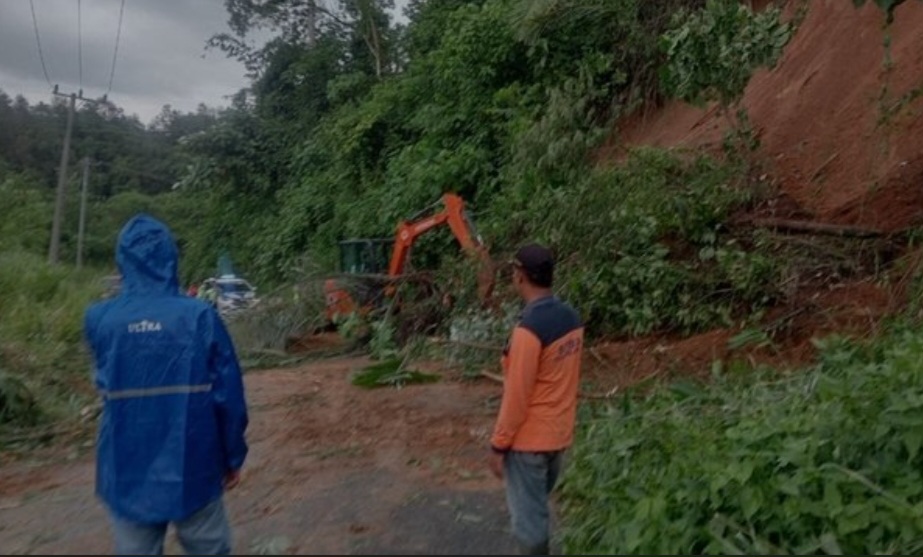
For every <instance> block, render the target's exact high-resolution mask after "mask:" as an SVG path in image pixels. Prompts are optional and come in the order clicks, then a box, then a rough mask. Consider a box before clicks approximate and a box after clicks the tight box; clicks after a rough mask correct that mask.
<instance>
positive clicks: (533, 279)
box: [490, 244, 583, 555]
mask: <svg viewBox="0 0 923 557" xmlns="http://www.w3.org/2000/svg"><path fill="white" fill-rule="evenodd" d="M512 266H513V284H514V285H515V287H516V290H517V292H518V293H519V295H520V297H521V298H522V299H523V301H524V302H525V303H526V305H525V307H524V308H523V311H522V314H521V316H520V319H519V322H518V323H517V325H516V326H515V328H514V329H513V332H512V335H511V337H510V340H509V344H508V346H507V349H506V350H505V351H504V354H503V360H502V364H503V376H504V380H503V400H502V401H501V403H500V412H499V415H498V416H497V422H496V426H495V428H494V433H493V436H492V437H491V453H490V468H491V470H492V471H493V473H494V475H496V476H497V477H498V478H504V479H505V481H506V496H507V504H508V506H509V510H510V515H511V518H512V526H513V534H514V536H515V537H516V539H517V541H518V542H519V544H520V549H521V550H522V552H523V554H527V555H542V554H548V551H549V547H548V542H549V537H550V536H549V525H548V523H549V515H550V513H549V508H548V496H549V495H550V493H551V491H552V489H554V486H555V483H556V482H557V479H558V475H559V473H560V471H561V460H562V454H563V452H564V451H565V450H566V449H567V448H568V447H570V445H571V443H572V442H573V438H574V422H575V420H576V414H577V388H578V384H579V376H580V362H581V359H582V355H583V324H582V322H581V320H580V316H579V315H578V314H577V312H576V311H575V310H574V308H573V307H571V306H570V305H569V304H567V303H566V302H563V301H561V300H560V299H558V298H557V297H556V296H555V295H554V293H553V292H552V290H551V287H552V282H553V277H554V258H553V256H552V253H551V251H549V250H548V249H547V248H545V247H542V246H540V245H537V244H530V245H527V246H524V247H523V248H521V249H520V250H519V251H518V252H516V256H515V258H514V259H513V261H512Z"/></svg>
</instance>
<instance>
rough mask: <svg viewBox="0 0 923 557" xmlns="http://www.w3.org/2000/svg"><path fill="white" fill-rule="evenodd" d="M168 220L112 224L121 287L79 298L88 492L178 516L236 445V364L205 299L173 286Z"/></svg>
mask: <svg viewBox="0 0 923 557" xmlns="http://www.w3.org/2000/svg"><path fill="white" fill-rule="evenodd" d="M177 259H178V257H177V249H176V244H175V242H174V241H173V237H172V235H171V234H170V231H169V229H168V228H167V227H166V226H165V225H163V224H162V223H160V222H159V221H157V220H155V219H154V218H152V217H150V216H147V215H143V214H142V215H138V216H136V217H134V218H133V219H132V220H130V221H129V222H128V223H127V224H126V225H125V227H124V228H123V229H122V231H121V233H120V235H119V240H118V248H117V252H116V262H117V263H118V266H119V270H120V271H121V273H122V291H121V293H120V294H119V295H118V296H117V297H115V298H113V299H111V300H107V301H105V302H101V303H97V304H94V305H93V306H91V307H90V308H89V309H88V310H87V313H86V317H85V330H86V336H87V341H88V343H89V345H90V348H91V350H92V352H93V356H94V359H95V363H96V376H95V379H96V386H97V388H98V389H99V391H100V394H101V395H102V397H103V415H102V421H101V424H100V429H99V439H98V444H97V466H96V493H97V494H98V495H99V497H100V498H101V499H102V500H103V501H104V502H105V503H106V505H107V506H108V507H109V508H110V510H111V511H112V512H113V513H114V514H115V515H116V516H118V517H120V518H122V519H125V520H130V521H134V522H139V523H145V524H150V523H161V522H168V521H176V520H182V519H184V518H187V517H189V516H190V515H191V514H193V513H194V512H196V511H198V510H200V509H202V508H203V507H204V506H205V505H207V504H209V503H211V502H213V501H215V500H216V499H218V498H219V497H221V494H222V492H223V486H222V482H223V479H224V476H225V474H226V473H228V472H230V471H234V470H238V469H240V467H241V466H242V465H243V463H244V458H245V457H246V455H247V443H246V441H245V439H244V431H245V430H246V428H247V408H246V402H245V399H244V388H243V382H242V379H241V372H240V367H239V365H238V362H237V356H236V355H235V353H234V347H233V345H232V343H231V340H230V337H229V336H228V333H227V331H226V329H225V327H224V325H223V323H222V321H221V318H220V317H219V316H218V314H217V313H216V312H215V310H214V309H213V308H212V307H211V306H209V305H208V304H207V303H204V302H202V301H200V300H196V299H194V298H190V297H188V296H183V295H182V294H181V293H180V290H179V281H178V279H177V262H178V261H177Z"/></svg>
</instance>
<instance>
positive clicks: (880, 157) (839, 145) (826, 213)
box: [616, 0, 923, 231]
mask: <svg viewBox="0 0 923 557" xmlns="http://www.w3.org/2000/svg"><path fill="white" fill-rule="evenodd" d="M799 4H801V1H800V0H792V1H791V2H789V8H790V9H789V11H790V12H792V13H793V12H794V11H795V9H796V8H797V6H798V5H799ZM921 29H923V4H921V3H920V2H906V3H904V4H902V5H901V6H900V7H899V8H898V9H897V10H896V17H895V21H894V23H893V24H892V26H891V27H890V28H889V29H888V30H887V33H888V34H890V37H891V48H890V52H891V58H892V60H893V66H892V67H891V69H890V71H889V70H888V69H887V68H886V51H885V47H884V42H885V37H886V31H885V29H884V15H883V13H882V11H881V10H879V9H878V8H877V7H876V6H875V3H874V2H867V3H866V5H865V6H864V7H863V8H861V9H856V8H854V7H853V4H852V3H851V2H848V1H842V0H813V1H811V2H810V3H809V4H808V10H807V14H806V16H805V18H804V20H803V21H802V22H801V24H800V26H799V27H798V30H797V32H796V33H795V35H794V36H793V38H792V40H791V41H790V42H789V44H788V46H787V47H786V49H785V52H784V54H783V56H782V58H781V59H780V61H779V63H778V64H777V65H776V67H775V68H773V69H771V70H765V69H764V70H760V71H759V72H757V74H756V75H755V76H754V77H753V79H752V80H751V82H750V84H749V85H748V87H747V89H746V92H745V94H744V97H743V100H742V103H741V104H742V106H743V107H744V108H746V109H747V111H748V113H749V116H750V120H751V122H752V125H753V127H754V129H755V131H756V133H757V134H758V136H759V139H760V142H761V147H760V150H759V153H758V155H759V157H760V158H761V159H762V161H763V162H764V163H765V165H766V170H767V172H768V173H769V174H770V176H771V177H772V178H773V179H774V180H775V181H776V183H777V184H778V185H779V187H780V188H781V191H783V192H784V193H785V194H787V195H788V196H789V197H790V198H791V199H792V200H794V201H795V202H796V203H797V204H798V206H799V207H800V208H801V209H802V210H803V211H804V212H805V213H806V214H808V215H810V216H811V217H813V218H814V219H816V220H818V221H824V222H833V223H841V224H853V225H860V226H865V227H870V228H876V229H880V230H884V231H894V230H898V229H901V228H904V227H907V226H910V225H913V224H917V223H919V222H921V221H920V218H921V216H923V117H921V111H923V95H920V93H919V91H920V89H921V88H923V33H921V32H920V30H921ZM915 92H916V93H915ZM886 115H887V116H888V117H887V118H885V116H886ZM725 129H726V122H725V119H724V118H722V117H720V116H719V114H718V111H717V110H716V107H714V106H709V107H706V108H697V107H693V106H689V105H687V104H684V103H681V102H670V103H668V104H667V105H666V106H664V107H663V108H662V109H660V110H656V111H652V112H648V113H647V114H645V115H639V116H637V117H635V118H632V119H629V120H628V121H626V122H625V123H624V124H623V125H622V126H620V128H619V130H618V132H617V135H618V139H617V141H616V144H617V145H618V146H619V148H624V147H630V146H637V145H656V146H661V147H678V148H695V147H702V146H715V145H717V144H719V143H720V140H721V137H722V134H723V132H724V131H725Z"/></svg>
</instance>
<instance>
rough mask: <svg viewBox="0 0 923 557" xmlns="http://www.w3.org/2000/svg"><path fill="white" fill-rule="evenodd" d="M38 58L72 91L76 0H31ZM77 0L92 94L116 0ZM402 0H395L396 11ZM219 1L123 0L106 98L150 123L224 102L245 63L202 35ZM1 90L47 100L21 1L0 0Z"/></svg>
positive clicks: (213, 25) (209, 29) (219, 18)
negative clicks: (166, 113) (164, 109)
mask: <svg viewBox="0 0 923 557" xmlns="http://www.w3.org/2000/svg"><path fill="white" fill-rule="evenodd" d="M33 1H34V3H35V12H36V16H37V19H38V23H39V30H40V36H41V40H42V47H43V48H42V50H43V52H44V55H45V63H46V65H47V67H48V73H49V75H50V78H51V80H52V82H53V83H58V84H60V85H61V87H62V89H63V90H64V91H67V92H70V91H76V90H77V88H78V86H79V80H78V70H77V68H78V57H77V44H78V41H77V0H33ZM81 1H82V4H81V5H82V26H81V28H82V39H83V40H82V45H83V47H82V48H83V89H84V94H85V95H86V96H88V97H98V96H101V95H102V94H103V93H105V92H106V89H107V87H108V85H109V71H110V66H111V63H112V51H113V48H114V46H115V35H116V29H117V24H118V15H119V5H120V2H121V0H81ZM405 5H406V0H397V1H396V2H395V7H396V10H395V11H396V12H397V13H400V12H401V11H402V10H403V8H404V6H405ZM227 18H228V16H227V13H226V11H225V9H224V0H125V16H124V21H123V26H122V38H121V42H120V46H119V57H118V62H117V67H116V73H115V80H114V83H113V87H112V92H111V94H110V99H111V100H112V101H113V102H115V103H116V104H118V105H119V106H121V107H122V108H124V109H125V111H126V113H129V114H131V113H137V114H138V115H139V116H140V117H141V121H143V122H150V120H151V118H153V117H154V116H155V115H156V114H157V113H158V112H159V111H160V107H161V106H162V105H164V104H170V105H172V106H173V108H175V109H178V110H184V111H190V110H195V108H196V106H197V105H198V104H199V103H202V102H204V103H205V104H207V105H209V106H224V105H227V101H226V98H227V97H228V96H230V95H232V94H234V93H235V92H237V91H238V90H239V89H240V88H242V87H246V86H247V85H248V82H247V80H246V78H245V77H244V72H245V70H244V68H243V67H242V66H241V65H240V64H239V63H238V62H237V61H235V60H229V59H227V58H226V57H225V56H224V53H222V52H220V51H216V50H212V51H208V52H206V51H205V42H206V41H207V40H208V38H209V37H211V36H212V35H213V34H215V33H219V32H224V31H227ZM0 89H3V90H4V92H6V93H7V94H8V95H10V96H15V95H17V94H23V95H24V96H25V97H26V98H28V99H29V101H30V102H33V103H35V102H39V101H46V102H47V101H48V99H49V98H50V91H49V90H48V84H47V83H46V82H45V78H44V76H43V74H42V67H41V64H40V62H39V57H38V52H37V48H36V44H35V34H34V32H33V27H32V15H31V12H30V9H29V1H28V0H0Z"/></svg>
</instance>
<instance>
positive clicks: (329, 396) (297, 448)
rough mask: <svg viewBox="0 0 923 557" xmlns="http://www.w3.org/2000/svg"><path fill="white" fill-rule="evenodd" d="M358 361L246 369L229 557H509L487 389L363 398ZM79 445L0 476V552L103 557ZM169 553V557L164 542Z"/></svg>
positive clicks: (174, 549)
mask: <svg viewBox="0 0 923 557" xmlns="http://www.w3.org/2000/svg"><path fill="white" fill-rule="evenodd" d="M367 364H368V361H367V360H365V359H362V358H352V359H335V360H327V361H323V362H315V363H312V364H309V365H306V366H303V367H299V368H293V369H285V370H268V371H254V372H250V373H248V374H247V375H246V377H245V382H246V387H247V397H248V402H249V404H250V416H251V426H250V429H249V432H248V439H249V442H250V455H249V457H248V460H247V464H246V466H245V468H244V477H243V483H242V484H241V485H240V487H238V488H237V489H236V490H234V491H232V492H231V493H229V494H228V495H227V497H226V503H227V506H228V510H229V514H230V519H231V522H232V525H233V528H234V539H235V547H234V550H235V553H238V554H264V555H268V554H340V555H344V554H380V555H389V554H390V555H399V554H401V555H406V554H446V555H447V554H510V553H512V552H513V551H514V550H515V546H514V544H513V541H512V540H511V538H510V536H509V531H508V519H507V512H506V503H505V499H504V495H503V487H502V484H501V482H500V481H498V480H496V479H494V478H492V477H490V476H489V473H488V472H487V468H486V462H485V454H486V452H485V447H487V442H488V437H489V433H490V428H491V426H492V423H493V418H494V415H495V412H496V405H497V404H498V400H499V395H500V392H501V391H500V387H499V385H496V384H492V383H486V382H474V383H473V382H465V381H462V380H460V379H458V378H452V377H450V376H448V375H446V376H445V377H444V378H443V380H442V381H440V382H439V383H435V384H430V385H414V386H406V387H404V388H402V389H394V388H384V389H377V390H373V391H368V390H364V389H360V388H358V387H354V386H353V385H351V384H350V383H349V375H350V374H351V373H352V372H354V371H355V370H357V369H359V368H361V367H363V366H364V365H367ZM93 487H94V462H93V448H92V440H91V438H89V437H87V438H84V439H83V440H81V441H78V442H75V443H68V444H67V445H66V446H60V445H59V446H56V447H53V448H51V449H48V450H46V451H42V452H41V453H40V454H36V455H31V456H30V457H29V459H19V460H16V461H11V460H10V459H9V458H5V459H4V461H3V463H2V467H0V553H3V554H22V555H30V554H46V555H48V554H92V553H96V554H100V553H110V554H111V552H112V545H111V531H110V528H109V523H108V519H107V516H106V512H105V510H104V509H103V507H102V506H101V504H100V503H99V501H98V500H97V499H96V498H95V496H94V495H93ZM172 538H173V536H172V533H171V534H170V539H169V541H168V545H167V552H168V553H170V554H181V550H180V548H179V546H178V545H177V544H176V542H175V540H174V539H172Z"/></svg>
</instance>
